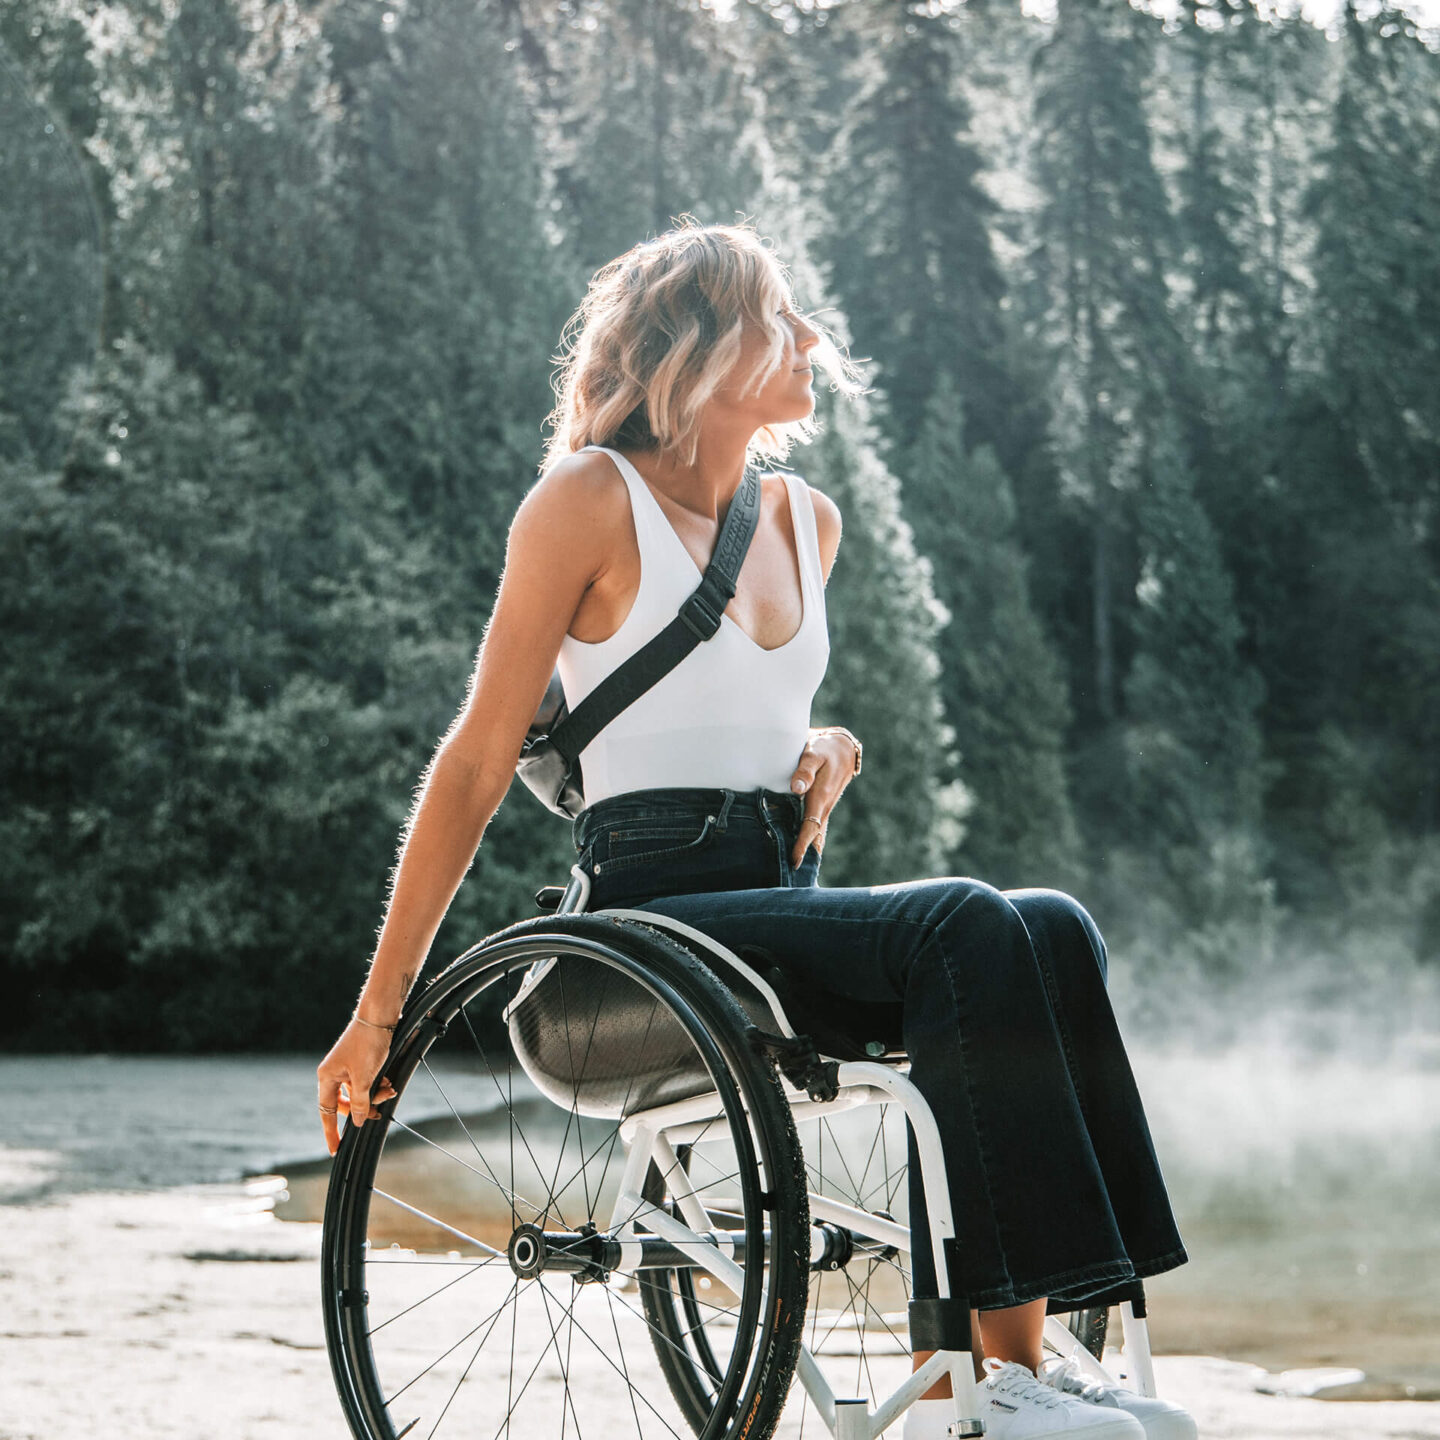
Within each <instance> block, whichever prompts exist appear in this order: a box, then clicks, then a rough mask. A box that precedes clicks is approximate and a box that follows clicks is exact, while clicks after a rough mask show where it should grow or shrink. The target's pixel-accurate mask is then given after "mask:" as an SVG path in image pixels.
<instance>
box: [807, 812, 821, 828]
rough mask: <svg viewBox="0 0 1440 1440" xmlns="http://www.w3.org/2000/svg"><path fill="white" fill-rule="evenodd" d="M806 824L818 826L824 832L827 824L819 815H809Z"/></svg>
mask: <svg viewBox="0 0 1440 1440" xmlns="http://www.w3.org/2000/svg"><path fill="white" fill-rule="evenodd" d="M804 823H805V824H806V825H818V826H819V827H820V828H821V829H822V830H823V829H824V828H825V822H824V821H823V820H822V819H821V818H820V817H819V816H818V815H807V816H806V817H805V822H804Z"/></svg>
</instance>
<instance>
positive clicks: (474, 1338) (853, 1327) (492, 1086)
mask: <svg viewBox="0 0 1440 1440" xmlns="http://www.w3.org/2000/svg"><path fill="white" fill-rule="evenodd" d="M589 889H590V881H589V877H588V876H587V875H586V874H585V872H584V871H583V870H581V869H580V868H579V867H572V869H571V872H570V881H569V883H568V885H567V886H565V887H564V889H563V890H562V889H561V887H559V886H550V887H546V889H544V890H541V891H540V892H539V894H538V895H537V896H536V901H537V904H538V905H539V906H540V908H541V909H542V911H545V912H547V913H543V914H541V915H539V916H537V917H535V918H532V919H528V920H523V921H520V922H518V923H517V924H514V925H511V926H509V927H507V928H505V929H503V930H500V931H498V932H496V933H495V934H493V935H491V936H489V937H487V938H486V939H485V940H483V941H482V942H480V943H479V944H478V945H476V946H474V947H472V948H471V949H470V950H468V951H466V952H465V953H464V954H463V955H461V956H460V957H459V958H458V959H456V960H455V961H454V962H453V963H451V964H450V965H449V966H448V967H447V968H446V969H445V970H444V971H443V972H442V973H440V974H438V975H437V976H436V977H435V978H434V979H432V980H431V981H430V982H429V983H428V984H427V985H426V986H425V987H424V988H423V989H422V990H418V991H417V992H416V993H415V994H414V995H413V996H412V997H411V999H410V1001H409V1003H408V1004H407V1006H406V1009H405V1013H404V1014H403V1015H402V1017H401V1019H400V1022H399V1024H398V1025H397V1027H396V1030H395V1035H394V1042H393V1045H392V1048H391V1052H390V1055H389V1058H388V1060H387V1062H386V1067H385V1069H384V1071H383V1072H382V1073H384V1074H385V1075H387V1076H388V1077H389V1079H390V1081H391V1083H392V1085H393V1086H394V1088H395V1090H396V1091H397V1092H398V1093H397V1094H396V1096H395V1097H394V1098H393V1099H391V1100H389V1101H387V1102H386V1103H385V1104H383V1105H381V1106H380V1107H379V1108H378V1113H377V1114H376V1115H374V1116H372V1118H371V1119H370V1120H369V1121H368V1122H367V1123H366V1124H365V1125H363V1126H361V1127H356V1126H354V1125H348V1124H347V1125H346V1127H345V1130H344V1134H343V1135H342V1138H341V1144H340V1147H339V1150H338V1152H337V1153H336V1156H335V1160H334V1162H333V1166H332V1170H331V1176H330V1184H329V1189H328V1192H327V1196H326V1204H325V1213H324V1226H323V1236H322V1247H321V1257H322V1264H321V1271H322V1292H323V1302H324V1317H325V1330H326V1342H327V1349H328V1351H329V1356H330V1362H331V1370H332V1373H333V1376H334V1380H335V1384H336V1387H337V1390H338V1393H339V1396H340V1401H341V1405H342V1408H343V1410H344V1412H345V1416H346V1419H347V1421H348V1423H349V1425H350V1428H351V1431H352V1432H353V1434H354V1435H355V1436H356V1437H358V1440H400V1437H402V1436H407V1435H415V1436H417V1437H419V1436H425V1437H431V1436H436V1435H439V1436H441V1437H442V1440H443V1437H444V1436H445V1435H450V1434H453V1435H457V1436H459V1435H464V1436H466V1437H476V1440H502V1437H504V1440H511V1437H513V1440H569V1437H570V1436H571V1435H572V1434H573V1436H574V1437H575V1440H586V1437H587V1436H589V1437H590V1440H595V1437H597V1436H598V1437H606V1440H608V1437H611V1436H613V1435H619V1434H624V1435H627V1436H628V1435H632V1434H633V1435H634V1436H636V1437H637V1440H652V1437H653V1440H665V1437H672V1440H688V1437H689V1436H691V1435H694V1436H697V1437H699V1440H721V1437H726V1440H731V1437H733V1440H769V1437H770V1436H771V1435H772V1434H778V1435H781V1436H784V1437H785V1440H803V1437H804V1435H805V1433H806V1428H807V1426H808V1427H809V1431H810V1433H811V1434H812V1435H813V1436H816V1437H817V1440H823V1437H822V1436H821V1430H822V1429H823V1430H824V1431H828V1432H829V1434H830V1435H831V1436H833V1437H834V1440H874V1437H877V1436H880V1435H881V1434H883V1433H885V1432H886V1431H887V1430H888V1431H889V1433H890V1434H891V1435H892V1436H894V1437H898V1435H899V1428H898V1425H899V1422H900V1421H901V1420H902V1418H903V1415H904V1412H905V1410H906V1409H907V1408H908V1407H909V1405H910V1404H911V1403H912V1402H913V1401H914V1400H916V1399H918V1398H919V1397H920V1396H922V1395H923V1394H924V1393H925V1392H926V1391H927V1390H929V1389H930V1388H931V1386H932V1385H934V1384H935V1382H936V1380H937V1379H938V1378H940V1377H941V1376H942V1375H943V1374H944V1373H946V1372H948V1373H949V1375H950V1377H951V1380H952V1386H953V1391H954V1395H955V1419H954V1423H953V1424H952V1425H951V1427H950V1434H951V1435H952V1436H954V1437H957V1440H961V1437H968V1436H978V1435H982V1434H983V1433H984V1425H983V1421H982V1420H981V1419H980V1418H979V1415H980V1412H979V1409H978V1404H977V1389H976V1386H975V1383H974V1380H973V1371H972V1365H971V1356H970V1345H971V1341H970V1329H969V1324H970V1316H969V1308H968V1304H967V1302H966V1301H965V1300H964V1298H963V1297H960V1296H952V1295H951V1294H950V1293H949V1285H950V1281H949V1272H948V1268H947V1264H946V1247H947V1244H949V1245H952V1246H953V1244H954V1240H955V1234H954V1224H953V1218H952V1214H951V1207H950V1200H949V1192H948V1187H947V1185H946V1183H945V1174H944V1167H943V1162H942V1156H941V1148H940V1137H939V1132H938V1130H937V1128H936V1125H935V1121H934V1117H933V1116H932V1114H931V1112H930V1109H929V1107H928V1105H927V1104H926V1103H925V1101H924V1100H923V1098H922V1097H921V1095H920V1093H919V1091H918V1090H917V1089H916V1088H915V1087H914V1085H913V1084H912V1083H911V1082H910V1080H909V1078H908V1076H907V1073H906V1072H907V1068H908V1066H907V1061H906V1057H905V1055H904V1053H903V1050H901V1049H900V1048H899V1043H898V1038H897V1036H896V1033H895V1032H896V1029H897V1027H896V1026H894V1025H893V1024H891V1025H890V1026H889V1030H890V1033H889V1034H887V1033H886V1029H887V1026H886V1023H885V1018H886V1017H884V1016H877V1017H875V1018H874V1019H873V1020H872V1021H871V1022H870V1023H871V1024H872V1028H874V1029H875V1030H876V1031H877V1032H879V1033H877V1034H876V1035H875V1036H873V1037H866V1036H859V1037H857V1036H856V1035H854V1034H853V1033H848V1032H847V1031H846V1030H845V1029H841V1028H839V1027H837V1026H834V1025H832V1024H829V1023H827V1022H826V1019H825V1017H823V1016H817V1015H816V1014H815V1013H814V1007H813V1005H812V1004H811V1003H810V1002H809V1001H808V1000H807V1002H806V1004H805V1006H804V1014H805V1017H806V1018H805V1021H804V1022H803V1024H797V1023H796V1016H797V1015H798V1014H800V1007H798V1006H791V1007H790V1009H789V1010H788V1011H787V1005H786V1000H787V997H786V995H785V993H784V989H783V977H781V976H780V975H779V974H778V973H777V972H775V971H772V970H767V968H766V966H765V957H764V954H763V952H760V951H756V950H751V951H749V952H748V954H745V953H741V954H737V953H734V952H732V951H731V950H729V949H727V948H725V947H724V946H721V945H719V944H718V943H717V942H715V941H714V940H712V939H711V938H709V937H708V936H706V935H704V934H702V933H701V932H700V931H698V930H696V929H695V928H693V927H691V926H688V925H685V924H683V923H681V922H680V921H677V920H673V919H671V918H669V917H667V916H664V915H659V914H654V913H651V912H649V911H642V910H623V909H612V910H601V911H598V912H593V913H586V910H585V905H586V901H587V899H588V896H589ZM743 949H744V947H742V950H743ZM792 1012H793V1013H792ZM851 1019H852V1020H853V1017H851ZM912 1161H913V1163H915V1164H917V1165H918V1168H919V1172H920V1175H921V1177H922V1178H923V1192H922V1193H923V1195H924V1197H925V1209H926V1213H927V1215H928V1218H929V1229H930V1237H929V1243H930V1245H931V1247H932V1250H931V1253H932V1255H933V1257H934V1273H935V1274H936V1276H937V1277H938V1291H939V1298H938V1299H920V1300H915V1299H913V1297H912V1295H911V1283H910V1274H911V1264H910V1259H911V1257H910V1248H911V1236H910V1228H909V1223H908V1214H909V1208H908V1196H909V1179H910V1177H909V1167H910V1165H911V1163H912ZM1112 1307H1118V1309H1119V1312H1120V1316H1121V1330H1122V1337H1123V1347H1122V1348H1120V1349H1118V1350H1111V1351H1108V1352H1107V1351H1106V1349H1105V1342H1106V1339H1107V1329H1108V1325H1107V1322H1108V1318H1109V1315H1110V1311H1111V1308H1112ZM1054 1308H1055V1307H1053V1306H1052V1309H1054ZM1045 1345H1046V1348H1047V1350H1050V1351H1053V1352H1054V1353H1056V1354H1059V1355H1063V1356H1074V1357H1075V1359H1076V1362H1077V1364H1079V1365H1080V1367H1081V1369H1082V1371H1083V1372H1085V1373H1088V1374H1092V1375H1094V1376H1096V1377H1097V1378H1100V1379H1102V1380H1106V1381H1108V1382H1110V1383H1123V1384H1129V1385H1130V1386H1131V1387H1132V1388H1134V1389H1136V1390H1138V1391H1139V1392H1140V1393H1142V1394H1149V1395H1153V1394H1154V1393H1155V1391H1154V1375H1153V1371H1152V1366H1151V1359H1150V1349H1149V1342H1148V1336H1147V1331H1146V1324H1145V1299H1144V1292H1143V1288H1142V1287H1141V1285H1140V1284H1139V1283H1138V1282H1130V1283H1129V1284H1128V1285H1125V1286H1121V1287H1119V1288H1117V1289H1116V1290H1115V1291H1113V1292H1110V1293H1107V1294H1106V1295H1103V1296H1099V1297H1096V1298H1094V1299H1092V1300H1089V1301H1087V1302H1086V1308H1084V1309H1080V1310H1073V1309H1072V1310H1069V1311H1068V1313H1066V1312H1065V1311H1063V1310H1061V1311H1059V1312H1057V1313H1052V1314H1050V1315H1049V1316H1047V1319H1046V1322H1045ZM912 1348H913V1350H915V1351H932V1352H933V1353H932V1354H931V1355H930V1357H929V1358H928V1359H927V1360H926V1361H925V1362H924V1363H923V1364H922V1365H921V1366H920V1368H919V1369H918V1370H916V1371H914V1372H913V1373H912V1362H911V1353H912ZM1102 1357H1108V1359H1109V1367H1108V1368H1107V1367H1106V1366H1105V1365H1102ZM792 1391H793V1392H794V1393H793V1396H792ZM891 1427H895V1428H891Z"/></svg>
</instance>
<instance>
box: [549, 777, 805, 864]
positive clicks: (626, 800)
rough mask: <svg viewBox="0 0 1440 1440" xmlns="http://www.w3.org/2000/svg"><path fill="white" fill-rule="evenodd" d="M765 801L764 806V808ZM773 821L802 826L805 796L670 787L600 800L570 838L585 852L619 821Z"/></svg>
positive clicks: (760, 789) (759, 788)
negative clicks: (601, 828) (599, 829)
mask: <svg viewBox="0 0 1440 1440" xmlns="http://www.w3.org/2000/svg"><path fill="white" fill-rule="evenodd" d="M762 801H763V806H762ZM767 810H768V812H769V814H770V816H771V818H773V819H775V820H778V821H780V822H781V823H782V824H788V825H789V826H790V827H791V828H792V829H793V828H794V827H795V826H798V825H799V823H800V821H801V820H802V819H803V818H804V814H805V797H804V796H803V795H796V794H794V793H793V792H791V791H788V790H767V789H766V788H765V787H764V786H763V785H761V786H757V787H756V788H755V789H753V790H727V789H711V788H706V787H704V786H667V787H664V788H659V789H653V790H627V791H625V792H624V793H623V794H620V795H611V796H609V797H607V798H606V799H604V800H597V801H596V802H595V803H594V804H593V805H591V806H589V807H587V808H586V809H584V810H582V811H581V812H580V814H578V815H577V816H575V818H574V819H573V820H572V821H571V825H570V835H571V839H572V840H573V841H574V843H575V848H576V850H583V849H584V847H585V845H586V844H587V843H588V842H589V840H590V837H591V836H592V835H593V833H594V830H595V827H596V826H597V825H600V824H609V823H610V822H612V821H615V820H634V819H659V818H664V817H666V816H671V815H691V814H695V815H707V814H724V815H726V816H727V817H728V816H733V815H736V814H737V813H738V814H742V815H752V816H755V817H756V818H763V817H764V815H765V812H766V811H767Z"/></svg>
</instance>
